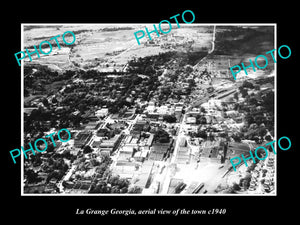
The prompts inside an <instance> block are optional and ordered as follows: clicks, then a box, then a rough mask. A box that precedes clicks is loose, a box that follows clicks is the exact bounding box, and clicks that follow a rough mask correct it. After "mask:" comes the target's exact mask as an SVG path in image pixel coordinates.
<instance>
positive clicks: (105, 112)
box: [95, 108, 108, 118]
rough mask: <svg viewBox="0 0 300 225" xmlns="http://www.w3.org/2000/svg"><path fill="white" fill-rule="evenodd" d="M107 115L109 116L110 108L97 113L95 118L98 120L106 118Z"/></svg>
mask: <svg viewBox="0 0 300 225" xmlns="http://www.w3.org/2000/svg"><path fill="white" fill-rule="evenodd" d="M107 115H108V108H102V109H99V110H97V111H96V112H95V116H97V117H98V118H100V117H105V116H107Z"/></svg>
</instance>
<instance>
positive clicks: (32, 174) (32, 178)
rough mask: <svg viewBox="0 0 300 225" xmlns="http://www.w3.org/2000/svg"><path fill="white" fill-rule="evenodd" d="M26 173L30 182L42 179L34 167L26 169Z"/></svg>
mask: <svg viewBox="0 0 300 225" xmlns="http://www.w3.org/2000/svg"><path fill="white" fill-rule="evenodd" d="M24 174H25V176H26V179H27V181H28V183H29V184H31V183H37V182H39V181H40V180H41V178H38V174H37V173H36V172H34V171H33V170H32V169H28V170H25V173H24Z"/></svg>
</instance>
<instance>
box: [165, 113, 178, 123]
mask: <svg viewBox="0 0 300 225" xmlns="http://www.w3.org/2000/svg"><path fill="white" fill-rule="evenodd" d="M163 120H164V121H166V122H168V123H176V121H177V119H176V117H175V115H165V116H164V117H163Z"/></svg>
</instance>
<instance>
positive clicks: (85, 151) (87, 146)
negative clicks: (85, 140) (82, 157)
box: [83, 145, 93, 154]
mask: <svg viewBox="0 0 300 225" xmlns="http://www.w3.org/2000/svg"><path fill="white" fill-rule="evenodd" d="M91 152H93V149H92V148H91V146H89V145H86V146H84V148H83V153H84V154H88V153H91Z"/></svg>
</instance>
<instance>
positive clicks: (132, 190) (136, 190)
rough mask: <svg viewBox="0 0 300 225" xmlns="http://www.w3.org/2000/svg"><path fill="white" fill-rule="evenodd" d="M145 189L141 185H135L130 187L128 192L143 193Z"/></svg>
mask: <svg viewBox="0 0 300 225" xmlns="http://www.w3.org/2000/svg"><path fill="white" fill-rule="evenodd" d="M142 191H143V189H142V188H141V187H139V186H134V187H131V188H129V190H128V194H140V193H142Z"/></svg>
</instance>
